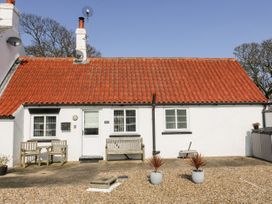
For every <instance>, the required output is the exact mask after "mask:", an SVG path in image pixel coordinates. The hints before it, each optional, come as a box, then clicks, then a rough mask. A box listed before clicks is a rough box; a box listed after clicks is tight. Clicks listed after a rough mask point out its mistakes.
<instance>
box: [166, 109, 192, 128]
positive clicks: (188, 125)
mask: <svg viewBox="0 0 272 204" xmlns="http://www.w3.org/2000/svg"><path fill="white" fill-rule="evenodd" d="M166 110H175V117H176V127H177V110H186V123H187V128H172V129H168V128H166ZM163 111H164V113H163V114H164V131H166V132H176V131H190V111H189V108H183V107H169V108H164V110H163Z"/></svg>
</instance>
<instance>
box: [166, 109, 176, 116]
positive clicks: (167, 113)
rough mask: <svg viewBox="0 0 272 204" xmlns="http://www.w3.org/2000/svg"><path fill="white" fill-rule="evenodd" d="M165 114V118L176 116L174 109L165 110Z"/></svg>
mask: <svg viewBox="0 0 272 204" xmlns="http://www.w3.org/2000/svg"><path fill="white" fill-rule="evenodd" d="M165 113H166V116H175V115H176V114H175V110H174V109H173V110H166V111H165Z"/></svg>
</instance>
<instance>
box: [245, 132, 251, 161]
mask: <svg viewBox="0 0 272 204" xmlns="http://www.w3.org/2000/svg"><path fill="white" fill-rule="evenodd" d="M245 155H246V156H248V157H249V156H253V150H252V135H251V132H250V131H247V133H246V137H245Z"/></svg>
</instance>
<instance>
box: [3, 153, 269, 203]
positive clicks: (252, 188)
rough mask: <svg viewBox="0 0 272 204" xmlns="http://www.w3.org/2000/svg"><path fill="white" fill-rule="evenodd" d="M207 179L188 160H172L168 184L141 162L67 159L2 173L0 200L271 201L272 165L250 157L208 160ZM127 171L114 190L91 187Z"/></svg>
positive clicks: (166, 172) (168, 164)
mask: <svg viewBox="0 0 272 204" xmlns="http://www.w3.org/2000/svg"><path fill="white" fill-rule="evenodd" d="M208 162H209V163H208V165H207V167H206V168H205V182H204V184H201V185H197V184H194V183H192V181H191V179H190V173H191V169H192V168H191V167H190V166H188V164H187V161H186V160H169V161H168V160H167V161H166V165H165V166H164V167H162V169H161V171H162V172H163V174H164V180H163V183H161V184H160V185H158V186H154V185H152V184H150V183H149V182H148V175H149V173H150V171H151V170H150V168H149V166H148V165H147V164H142V163H134V162H132V163H118V162H117V163H115V162H114V163H111V162H109V163H108V164H105V163H102V164H100V163H99V164H77V163H76V164H69V163H68V164H66V165H64V167H61V168H58V166H50V167H40V168H37V167H32V166H31V167H29V168H26V169H21V168H18V169H15V170H14V172H12V173H10V174H8V175H7V176H4V177H0V203H272V176H271V175H272V165H271V164H270V163H267V162H263V161H260V160H256V159H251V158H243V157H242V158H220V159H218V158H217V159H212V158H211V159H208ZM105 175H106V176H111V175H113V176H120V175H128V176H129V179H128V180H126V181H124V182H123V183H122V184H121V185H120V186H119V187H117V188H116V189H115V190H114V191H113V192H111V193H94V192H86V189H87V188H88V184H89V182H90V180H91V178H94V177H96V176H105Z"/></svg>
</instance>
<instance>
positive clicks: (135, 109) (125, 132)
mask: <svg viewBox="0 0 272 204" xmlns="http://www.w3.org/2000/svg"><path fill="white" fill-rule="evenodd" d="M116 110H122V111H124V113H125V115H124V127H125V128H124V129H125V131H123V132H115V131H114V111H116ZM127 110H134V111H135V119H136V120H135V123H136V129H135V131H129V132H128V131H126V111H127ZM138 127H139V122H138V109H137V108H115V109H113V111H112V132H113V134H115V135H118V134H119V135H122V134H127V135H129V134H137V133H138Z"/></svg>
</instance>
